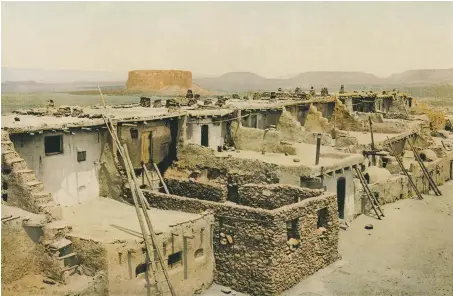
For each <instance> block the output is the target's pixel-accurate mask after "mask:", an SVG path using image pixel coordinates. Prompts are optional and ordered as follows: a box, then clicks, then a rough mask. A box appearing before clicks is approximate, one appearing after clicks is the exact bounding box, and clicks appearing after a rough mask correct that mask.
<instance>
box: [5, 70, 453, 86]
mask: <svg viewBox="0 0 453 296" xmlns="http://www.w3.org/2000/svg"><path fill="white" fill-rule="evenodd" d="M193 77H194V78H193V83H194V84H198V85H199V86H200V87H202V88H204V89H210V90H213V91H216V90H218V91H229V92H243V91H251V90H267V91H272V90H277V89H278V88H279V87H281V88H284V89H289V88H291V89H294V88H296V87H301V88H302V89H309V88H310V86H314V87H315V89H316V90H317V91H319V90H320V89H321V87H324V86H326V87H328V88H329V90H331V91H335V90H338V89H339V88H340V85H342V84H344V85H345V87H346V88H347V89H352V88H355V89H359V88H384V87H387V88H388V87H392V88H393V87H395V88H398V87H399V86H403V85H404V86H410V87H412V86H432V85H442V84H451V85H453V68H452V69H429V70H409V71H405V72H402V73H396V74H393V75H390V76H389V77H387V78H379V77H377V76H375V75H373V74H370V73H364V72H340V71H317V72H303V73H300V74H297V75H290V76H289V75H287V76H282V77H279V78H265V77H262V76H259V75H257V74H255V73H251V72H230V73H226V74H223V75H221V76H218V77H201V78H197V77H200V75H197V74H193ZM126 80H127V71H125V72H124V73H113V72H107V71H78V70H75V71H74V70H56V71H52V70H39V69H14V68H2V92H39V91H73V90H80V89H93V88H95V87H96V86H97V84H100V85H101V86H103V87H109V88H124V85H125V82H126Z"/></svg>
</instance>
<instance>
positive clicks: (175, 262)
mask: <svg viewBox="0 0 453 296" xmlns="http://www.w3.org/2000/svg"><path fill="white" fill-rule="evenodd" d="M181 259H182V251H181V252H177V253H174V254H171V255H170V256H168V267H169V268H175V267H178V266H179V265H181V262H182V261H181Z"/></svg>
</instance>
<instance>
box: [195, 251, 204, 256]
mask: <svg viewBox="0 0 453 296" xmlns="http://www.w3.org/2000/svg"><path fill="white" fill-rule="evenodd" d="M203 255H204V252H203V249H198V250H196V251H195V258H201V257H203Z"/></svg>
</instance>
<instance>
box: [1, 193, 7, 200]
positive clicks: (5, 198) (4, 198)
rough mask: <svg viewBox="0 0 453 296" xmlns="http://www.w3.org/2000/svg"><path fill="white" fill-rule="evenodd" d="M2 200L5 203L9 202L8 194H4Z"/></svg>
mask: <svg viewBox="0 0 453 296" xmlns="http://www.w3.org/2000/svg"><path fill="white" fill-rule="evenodd" d="M2 200H3V201H5V202H6V201H8V193H3V194H2Z"/></svg>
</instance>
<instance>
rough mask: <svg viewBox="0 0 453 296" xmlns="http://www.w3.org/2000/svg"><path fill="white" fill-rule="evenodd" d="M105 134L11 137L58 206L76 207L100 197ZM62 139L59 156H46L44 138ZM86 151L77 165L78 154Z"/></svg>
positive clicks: (45, 134) (48, 133) (83, 131)
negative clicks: (100, 176) (101, 161)
mask: <svg viewBox="0 0 453 296" xmlns="http://www.w3.org/2000/svg"><path fill="white" fill-rule="evenodd" d="M104 133H108V132H107V131H106V130H99V131H94V130H93V131H85V130H76V131H75V134H70V133H64V132H62V131H57V132H51V131H43V132H42V133H41V134H35V135H30V134H12V135H10V138H11V141H12V142H13V143H14V147H15V149H16V151H17V152H18V153H19V155H20V157H21V158H23V159H24V160H25V161H26V163H27V164H28V167H29V168H30V169H31V170H33V171H34V173H35V175H36V178H37V179H38V180H39V181H41V182H42V183H43V184H44V188H45V190H46V191H47V192H50V193H52V196H53V198H54V200H55V202H56V203H57V204H60V205H62V206H67V205H74V204H77V203H81V202H84V201H85V200H87V199H89V198H93V197H97V196H99V191H100V188H99V169H100V167H101V165H100V161H99V160H100V158H101V154H102V143H101V138H103V134H104ZM58 135H61V136H62V138H63V150H62V153H60V154H54V155H46V154H45V148H44V138H45V137H46V136H58ZM79 151H86V160H85V161H80V162H79V161H78V160H77V152H79Z"/></svg>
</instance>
